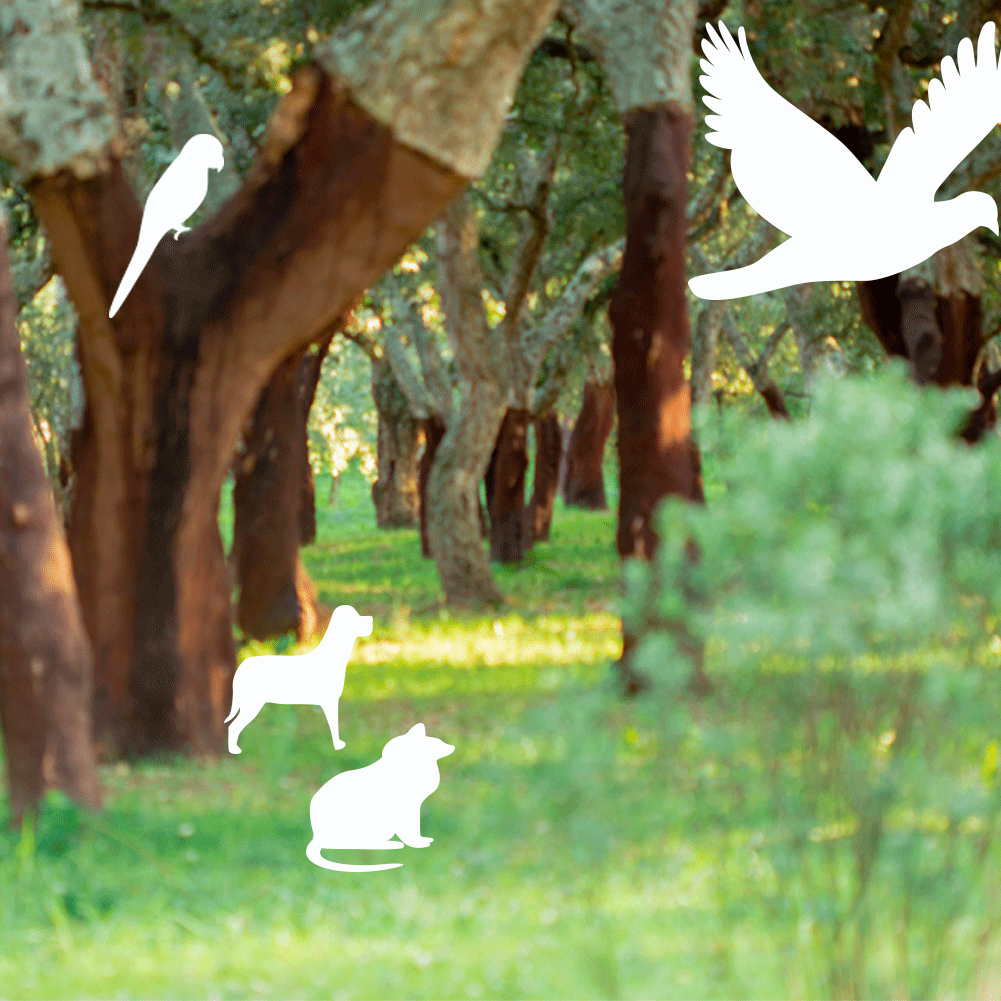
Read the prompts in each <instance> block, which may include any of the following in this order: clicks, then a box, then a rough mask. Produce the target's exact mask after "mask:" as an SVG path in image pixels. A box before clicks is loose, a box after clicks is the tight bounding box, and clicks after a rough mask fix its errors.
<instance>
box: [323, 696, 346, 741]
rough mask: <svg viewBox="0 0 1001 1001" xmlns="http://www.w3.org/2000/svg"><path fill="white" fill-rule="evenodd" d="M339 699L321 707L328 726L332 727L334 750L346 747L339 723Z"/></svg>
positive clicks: (331, 734)
mask: <svg viewBox="0 0 1001 1001" xmlns="http://www.w3.org/2000/svg"><path fill="white" fill-rule="evenodd" d="M338 702H339V700H338V699H335V700H334V701H333V702H328V703H327V704H326V705H323V706H320V708H321V709H322V710H323V715H324V716H326V717H327V725H328V726H329V727H330V736H331V737H333V738H334V748H335V749H336V750H338V751H339V750H340V749H341V748H342V747H344V746H346V745H345V744H344V741H343V740H341V734H340V730H339V727H338V722H337V706H338Z"/></svg>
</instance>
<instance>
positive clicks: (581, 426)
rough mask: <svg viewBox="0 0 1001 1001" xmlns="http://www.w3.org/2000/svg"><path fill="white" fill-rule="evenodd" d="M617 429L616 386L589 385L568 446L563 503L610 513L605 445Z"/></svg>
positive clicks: (585, 389)
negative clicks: (615, 428)
mask: <svg viewBox="0 0 1001 1001" xmlns="http://www.w3.org/2000/svg"><path fill="white" fill-rule="evenodd" d="M614 425H615V386H614V385H613V384H612V383H610V382H609V383H596V382H586V383H585V384H584V392H583V399H582V401H581V406H580V413H579V414H578V415H577V420H576V421H575V422H574V426H573V430H572V431H571V432H570V440H569V442H568V443H567V467H566V478H565V480H564V483H563V503H564V504H566V506H567V507H579V508H584V509H585V510H587V511H607V510H608V500H607V499H606V497H605V468H604V467H605V444H606V443H607V442H608V436H609V435H610V434H611V433H612V428H613V427H614Z"/></svg>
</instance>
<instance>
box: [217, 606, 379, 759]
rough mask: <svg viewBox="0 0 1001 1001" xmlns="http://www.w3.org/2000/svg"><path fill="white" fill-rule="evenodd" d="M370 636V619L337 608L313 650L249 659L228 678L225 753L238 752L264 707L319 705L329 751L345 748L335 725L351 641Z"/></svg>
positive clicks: (348, 607)
mask: <svg viewBox="0 0 1001 1001" xmlns="http://www.w3.org/2000/svg"><path fill="white" fill-rule="evenodd" d="M371 635H372V616H371V615H359V614H358V613H357V612H356V611H355V610H354V609H353V608H352V607H351V606H350V605H338V607H337V608H335V609H334V614H333V615H331V616H330V624H329V625H328V626H327V631H326V632H325V633H324V634H323V639H322V640H320V645H319V646H318V647H317V648H316V649H315V650H311V651H310V652H309V653H304V654H301V655H300V656H298V657H290V656H281V655H278V654H271V655H266V656H263V657H248V658H247V659H246V660H245V661H244V662H243V663H242V664H241V665H240V666H239V667H238V668H237V669H236V674H235V675H234V676H233V708H232V709H231V710H230V713H229V716H228V717H227V718H226V723H228V724H229V750H230V752H231V753H232V754H239V753H240V748H239V746H238V744H237V739H238V738H239V736H240V734H241V732H242V731H243V729H244V728H245V727H246V726H247V724H248V723H250V721H251V720H253V719H254V717H255V716H256V715H257V714H258V713H259V712H260V711H261V710H262V709H263V708H264V704H265V703H266V702H275V703H278V704H281V705H307V706H309V705H312V706H319V707H320V708H321V709H322V710H323V714H324V715H325V716H326V717H327V723H329V724H330V735H331V737H333V738H334V747H336V748H337V750H340V749H341V748H342V747H344V741H343V740H341V736H340V733H339V732H338V723H337V704H338V702H339V700H340V697H341V692H342V691H343V690H344V673H345V670H346V668H347V664H348V658H349V657H350V656H351V648H352V647H353V646H354V642H355V638H356V637H358V636H371Z"/></svg>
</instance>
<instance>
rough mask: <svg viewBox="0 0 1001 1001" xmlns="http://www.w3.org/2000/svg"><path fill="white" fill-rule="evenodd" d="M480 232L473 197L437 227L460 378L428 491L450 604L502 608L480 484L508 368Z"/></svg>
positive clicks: (433, 541)
mask: <svg viewBox="0 0 1001 1001" xmlns="http://www.w3.org/2000/svg"><path fill="white" fill-rule="evenodd" d="M478 253H479V228H478V225H477V221H476V215H475V213H474V211H473V209H472V206H471V205H470V203H469V196H468V195H463V196H462V197H461V198H458V199H456V201H455V202H453V204H452V205H451V206H449V209H448V211H447V212H446V213H445V216H444V218H443V219H442V221H441V222H440V223H439V228H438V261H439V274H440V280H439V283H438V294H439V295H440V297H441V300H442V305H443V307H444V311H445V317H446V321H447V326H448V331H449V336H450V337H451V338H452V342H453V355H454V357H455V360H456V364H457V365H458V368H459V372H460V378H461V383H460V389H461V391H460V401H459V409H458V412H456V413H454V414H453V416H452V420H451V421H450V422H449V425H448V429H447V430H446V432H445V436H444V437H443V438H442V440H441V444H440V445H439V446H438V450H437V453H436V454H435V461H434V465H433V467H432V469H431V475H430V477H429V479H428V485H427V531H428V543H429V548H430V550H431V557H432V558H433V559H434V561H435V565H436V566H437V568H438V576H439V577H440V578H441V583H442V588H443V590H444V591H445V600H446V601H447V602H448V603H449V604H450V605H458V606H465V607H478V606H483V605H496V604H499V603H500V602H501V601H502V596H501V593H500V591H499V590H498V589H497V585H496V584H495V583H494V580H493V577H492V576H491V575H490V563H489V561H488V560H487V556H486V553H485V552H484V551H483V542H482V537H481V533H480V519H479V510H480V480H481V479H482V478H483V474H484V472H485V471H486V468H487V463H488V462H489V460H490V453H491V451H492V449H493V445H494V442H495V441H496V439H497V431H498V429H499V428H500V424H501V421H502V420H503V417H504V410H505V405H506V400H507V395H508V393H507V378H506V373H504V372H500V371H498V368H497V366H498V365H502V364H503V361H504V355H503V352H500V351H498V350H497V345H496V344H495V343H494V337H493V336H492V331H491V330H490V328H489V326H488V324H487V320H486V315H485V313H484V311H483V300H482V297H481V290H482V288H483V280H482V275H481V273H480V270H479V262H478V259H477V255H478Z"/></svg>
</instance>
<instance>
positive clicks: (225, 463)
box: [33, 65, 464, 752]
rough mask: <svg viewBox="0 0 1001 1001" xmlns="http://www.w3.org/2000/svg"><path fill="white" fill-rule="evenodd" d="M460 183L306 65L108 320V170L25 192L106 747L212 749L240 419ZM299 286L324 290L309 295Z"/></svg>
mask: <svg viewBox="0 0 1001 1001" xmlns="http://www.w3.org/2000/svg"><path fill="white" fill-rule="evenodd" d="M463 184H464V180H463V179H462V178H461V177H459V176H458V175H456V174H453V173H452V172H451V171H450V170H448V169H447V168H445V167H443V166H441V165H440V164H437V163H436V162H434V161H433V160H431V159H430V158H428V157H426V156H423V155H422V154H418V153H415V152H414V151H412V150H410V149H408V148H406V147H404V146H402V145H400V144H399V143H397V142H396V141H395V140H394V138H393V136H392V134H391V133H390V131H389V130H388V129H387V128H386V127H385V126H383V125H381V124H379V123H378V122H376V121H374V120H373V119H372V118H371V117H369V116H368V115H367V114H366V113H365V112H363V111H361V110H360V109H359V108H358V107H357V106H356V105H355V104H353V103H352V101H351V100H350V99H349V98H348V96H347V95H346V94H345V93H344V92H343V91H341V90H339V89H338V88H337V86H336V85H335V84H334V83H333V82H332V81H331V79H330V78H329V77H328V76H327V75H326V74H325V73H324V72H323V71H322V70H320V69H319V67H317V66H315V65H311V66H309V67H306V68H304V69H302V70H300V71H299V72H298V73H297V74H296V79H295V85H294V87H293V90H292V92H291V93H290V94H288V95H286V97H285V98H284V99H283V101H282V103H281V105H280V106H279V108H278V109H277V110H276V112H275V114H274V115H273V116H272V121H271V123H270V125H269V131H268V133H267V138H266V140H265V144H264V148H263V150H262V152H261V154H260V155H259V157H258V160H257V162H256V163H255V165H254V167H252V168H251V171H250V173H249V174H248V176H247V178H246V179H245V180H244V183H243V185H242V186H241V188H240V190H239V191H238V192H237V194H236V195H235V196H234V197H233V199H231V200H230V201H229V202H228V203H227V204H226V206H225V207H224V208H223V209H222V211H221V212H220V213H219V214H217V215H216V216H215V217H214V218H213V219H212V220H210V221H209V222H208V223H206V224H205V225H203V226H201V227H199V228H198V229H197V230H196V231H194V232H192V233H190V234H185V235H183V236H182V238H181V239H180V240H178V241H177V242H175V241H173V240H164V241H163V242H162V243H161V244H160V246H159V247H158V249H157V251H156V253H155V254H154V255H153V258H152V260H151V261H150V264H149V265H148V266H147V268H146V269H145V271H144V272H143V274H142V276H141V277H140V279H139V281H138V282H137V284H136V286H135V288H134V290H133V293H132V294H131V295H130V296H129V298H128V299H127V300H126V302H125V304H124V306H123V307H122V310H121V312H120V313H119V314H118V316H117V317H116V322H115V324H114V325H112V324H111V323H109V322H108V320H107V303H108V302H109V301H110V300H111V297H112V295H113V293H114V291H115V289H116V288H117V284H118V279H119V277H120V276H121V274H122V273H123V272H124V270H125V266H126V264H127V263H128V259H129V257H130V256H131V252H132V249H133V248H134V246H135V242H136V238H137V236H138V230H139V222H140V219H141V210H140V206H139V204H138V202H137V201H136V198H135V195H134V194H133V192H132V191H131V189H130V187H129V185H128V183H127V181H126V179H125V176H124V174H123V172H122V170H121V167H120V166H119V165H117V164H115V163H113V164H112V167H111V169H110V170H109V171H107V172H106V173H104V174H99V175H98V176H97V177H95V178H94V179H92V180H90V181H82V182H81V181H76V180H75V179H73V178H71V177H70V176H69V175H60V176H57V177H54V178H47V179H45V180H42V181H39V182H37V183H36V184H35V185H34V187H33V195H34V199H35V205H36V208H37V209H38V211H39V215H40V216H41V218H42V220H43V222H44V223H45V225H46V228H47V230H48V232H49V235H50V237H51V238H52V245H53V251H54V256H55V259H56V262H57V266H58V268H59V271H60V273H61V274H62V275H63V277H64V279H65V280H66V283H67V286H68V287H69V289H70V292H71V294H72V296H73V300H74V303H75V304H76V306H77V310H78V312H79V313H80V316H81V355H82V356H83V364H84V368H85V375H86V373H87V370H88V366H89V368H90V370H91V371H90V377H89V378H87V380H86V381H87V386H88V409H89V412H90V424H89V430H90V434H89V435H88V436H87V437H86V439H85V441H84V448H83V449H82V451H83V454H82V455H81V456H80V457H79V465H78V470H79V473H80V483H79V486H80V489H78V491H77V497H78V503H77V506H76V510H75V511H74V518H73V528H74V535H75V545H74V549H73V553H74V563H75V566H76V568H77V570H78V572H79V573H80V575H81V577H82V580H81V585H80V588H81V593H82V594H83V595H85V596H86V599H87V603H86V606H85V607H86V610H87V622H88V626H89V627H90V628H91V629H92V630H93V635H94V637H95V643H96V644H97V646H98V649H99V650H100V655H101V656H100V660H99V664H100V666H101V670H100V673H99V675H98V678H99V681H100V682H101V684H102V695H103V699H102V702H101V709H102V723H103V724H104V731H105V733H106V735H107V736H108V738H109V739H110V740H111V741H113V742H114V744H115V745H116V746H117V747H118V748H120V749H123V750H129V751H134V752H147V751H152V750H156V749H180V748H184V747H190V748H193V749H195V750H198V751H219V752H221V751H222V750H223V749H224V748H225V727H224V725H223V720H224V719H225V717H226V712H227V710H228V706H229V700H230V685H231V681H232V672H233V669H234V666H235V653H234V649H233V639H232V624H231V623H232V619H231V614H230V608H229V581H228V573H227V568H226V562H225V557H224V553H223V550H222V542H221V539H220V537H219V533H218V525H217V522H216V512H217V508H218V499H219V491H220V488H221V485H222V481H223V478H224V476H225V473H226V470H227V469H228V467H229V465H230V462H231V457H232V454H233V450H234V448H235V444H236V441H237V439H238V437H239V434H240V431H241V430H242V427H243V424H244V421H245V419H246V416H247V414H248V413H250V412H251V410H252V407H253V405H254V403H255V402H256V399H257V397H258V395H259V393H260V390H261V388H262V386H263V384H264V383H265V382H266V381H267V379H268V378H269V377H270V375H271V372H272V371H273V370H274V369H275V367H276V366H277V365H278V363H279V362H280V361H281V360H282V358H284V357H286V356H287V355H288V354H289V353H290V352H291V351H295V350H299V349H301V348H302V346H303V345H305V344H307V343H309V342H310V341H311V340H312V339H313V338H314V337H315V336H316V333H317V331H318V330H320V329H322V328H323V327H324V326H326V325H327V324H329V323H331V322H332V321H333V320H334V319H335V318H336V317H337V316H338V315H339V314H340V313H341V312H342V311H343V310H344V309H345V308H346V307H347V306H348V305H349V304H350V302H351V301H352V300H353V299H354V297H355V296H356V295H357V294H358V291H359V290H360V289H363V288H365V287H367V286H369V285H370V284H371V283H372V282H373V281H374V280H375V279H376V278H377V277H378V276H379V274H381V273H382V271H384V270H385V268H386V267H388V266H389V265H390V264H392V262H393V261H394V260H396V259H397V258H398V256H399V254H400V253H402V251H403V250H404V249H405V248H406V247H407V246H408V245H409V243H410V242H412V241H413V239H415V238H416V236H417V235H419V233H420V232H422V231H423V229H424V228H425V226H426V225H427V223H428V222H429V221H430V220H431V219H433V218H435V217H436V216H437V215H439V214H440V213H441V212H442V211H443V209H444V208H445V206H446V205H447V204H448V202H449V201H450V200H451V199H452V198H453V197H454V196H455V195H456V194H457V193H458V192H459V191H460V190H461V188H462V187H463ZM94 220H101V221H102V228H99V229H95V225H94V222H93V221H94ZM360 248H361V249H360ZM310 273H319V274H323V275H330V276H331V280H329V281H325V282H307V283H303V282H302V280H301V276H302V275H303V274H310ZM142 442H148V443H149V444H148V446H145V447H143V448H139V447H137V445H138V443H142ZM99 547H100V558H98V548H99ZM136 554H138V565H137V558H136ZM95 578H96V579H95ZM133 610H134V614H133Z"/></svg>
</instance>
